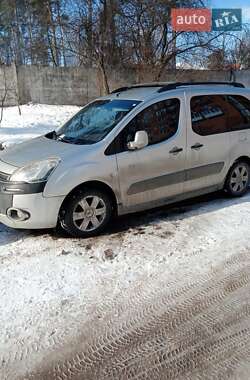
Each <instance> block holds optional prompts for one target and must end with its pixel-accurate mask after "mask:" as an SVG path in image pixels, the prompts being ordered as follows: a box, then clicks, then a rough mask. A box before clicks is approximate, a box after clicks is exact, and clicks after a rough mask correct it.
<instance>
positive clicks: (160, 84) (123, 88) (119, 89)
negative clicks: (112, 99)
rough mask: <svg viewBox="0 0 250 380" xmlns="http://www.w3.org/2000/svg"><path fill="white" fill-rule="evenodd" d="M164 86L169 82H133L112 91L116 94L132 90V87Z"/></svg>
mask: <svg viewBox="0 0 250 380" xmlns="http://www.w3.org/2000/svg"><path fill="white" fill-rule="evenodd" d="M162 86H167V84H166V83H165V84H164V83H142V84H140V83H139V84H132V85H131V86H127V87H119V88H116V89H115V90H114V91H112V92H111V94H116V93H117V92H122V91H127V90H131V89H132V88H147V87H162Z"/></svg>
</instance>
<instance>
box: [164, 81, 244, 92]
mask: <svg viewBox="0 0 250 380" xmlns="http://www.w3.org/2000/svg"><path fill="white" fill-rule="evenodd" d="M199 85H209V86H210V85H224V86H225V85H226V86H232V87H240V88H244V87H245V86H244V84H242V83H239V82H176V83H170V84H167V85H166V86H163V87H161V88H160V89H159V90H158V91H157V92H165V91H170V90H174V89H176V88H178V87H182V86H199Z"/></svg>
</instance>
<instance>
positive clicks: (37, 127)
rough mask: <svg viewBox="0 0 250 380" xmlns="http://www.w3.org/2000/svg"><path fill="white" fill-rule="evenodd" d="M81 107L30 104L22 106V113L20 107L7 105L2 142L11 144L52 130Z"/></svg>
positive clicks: (0, 131)
mask: <svg viewBox="0 0 250 380" xmlns="http://www.w3.org/2000/svg"><path fill="white" fill-rule="evenodd" d="M79 109H80V108H79V107H76V106H48V105H43V104H28V105H23V106H21V107H20V110H21V115H20V114H19V110H18V107H6V108H5V109H4V112H3V120H2V123H1V125H0V143H2V144H3V146H9V145H11V144H14V143H18V142H21V141H24V140H27V139H31V138H33V137H36V136H39V135H43V134H45V133H47V132H50V131H52V130H54V129H56V128H57V127H59V126H60V125H62V124H63V123H64V122H65V121H67V120H68V119H69V118H70V117H71V116H73V115H74V114H75V113H76V112H77V111H78V110H79Z"/></svg>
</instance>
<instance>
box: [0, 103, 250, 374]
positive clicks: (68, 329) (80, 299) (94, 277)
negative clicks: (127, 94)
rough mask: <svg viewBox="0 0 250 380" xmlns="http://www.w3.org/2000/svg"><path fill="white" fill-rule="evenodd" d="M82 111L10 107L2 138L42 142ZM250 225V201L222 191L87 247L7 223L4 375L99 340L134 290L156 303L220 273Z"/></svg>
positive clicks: (3, 232)
mask: <svg viewBox="0 0 250 380" xmlns="http://www.w3.org/2000/svg"><path fill="white" fill-rule="evenodd" d="M76 111H77V107H65V106H64V107H57V106H41V105H36V106H32V105H28V106H23V107H22V116H21V117H20V118H19V116H17V115H18V113H17V109H16V108H9V109H7V110H5V113H4V115H5V116H4V122H3V125H2V127H1V129H0V141H3V142H5V143H6V144H8V143H9V142H13V141H15V142H16V141H20V140H22V139H23V138H26V137H34V136H35V135H37V134H41V133H44V132H45V131H47V130H50V129H53V128H55V127H56V126H57V125H58V124H60V123H61V122H62V121H63V120H65V119H67V118H68V117H69V116H70V115H71V114H72V113H74V112H76ZM26 132H27V133H26ZM249 224H250V194H247V195H246V196H245V197H243V198H241V199H236V200H231V199H227V198H226V197H225V196H224V195H221V194H216V195H211V196H209V197H205V198H200V199H199V200H198V201H189V202H184V203H182V204H181V205H178V206H173V207H170V208H169V207H164V208H161V209H157V210H152V211H149V212H146V213H141V214H137V215H131V216H128V217H123V218H121V219H119V220H117V221H115V222H114V223H113V225H111V226H110V227H109V229H108V231H107V233H105V234H104V235H102V236H99V237H96V238H91V239H86V240H79V239H71V238H66V237H63V236H60V235H58V234H56V233H55V232H50V231H36V232H31V231H15V230H12V229H9V228H7V227H5V226H3V225H0V266H1V272H0V273H1V276H0V300H1V302H0V363H2V364H1V366H0V378H1V379H8V380H15V379H17V378H25V374H26V375H27V374H29V373H31V372H32V371H33V372H35V371H36V370H38V369H40V368H42V367H43V366H44V363H46V365H47V366H49V365H50V363H52V362H53V361H57V360H60V359H62V358H63V357H64V356H67V355H68V354H70V352H69V347H71V348H72V342H74V341H77V338H78V335H79V331H85V332H84V334H86V335H85V338H86V339H87V332H88V331H89V332H91V333H93V334H95V327H93V325H92V322H93V321H95V320H98V321H99V328H100V329H101V327H100V326H101V323H102V321H103V324H106V325H109V322H108V319H107V318H108V317H107V315H109V314H108V313H109V312H111V311H110V310H112V317H113V318H114V317H115V318H116V319H117V320H118V319H119V318H120V314H119V313H118V312H117V311H116V307H115V305H116V304H119V303H120V302H122V300H131V302H132V300H133V297H134V295H135V294H136V292H141V293H143V294H147V297H146V299H147V302H151V301H150V292H151V290H152V294H154V295H155V292H160V291H161V289H162V287H163V286H162V284H165V285H166V289H167V290H166V291H168V289H169V292H170V290H171V291H172V292H173V289H175V288H176V284H178V286H181V285H182V284H186V283H192V282H194V281H196V280H197V278H199V277H200V276H203V277H204V276H207V275H209V274H211V273H215V272H216V268H217V267H218V265H220V263H223V262H225V261H227V260H230V259H231V258H233V256H234V255H235V254H237V253H241V254H242V253H243V254H244V253H246V252H248V251H249V250H250V241H249ZM219 301H220V303H222V301H221V300H220V299H219ZM152 302H153V299H152ZM124 304H126V302H125V303H124ZM133 307H134V308H135V307H136V305H134V306H133ZM229 309H230V308H229ZM117 310H118V309H117ZM123 312H125V311H123ZM116 313H117V314H116ZM126 313H132V308H131V309H128V310H126ZM111 327H112V326H111ZM96 331H97V332H98V331H99V330H98V329H97V330H96ZM65 347H66V348H65ZM27 378H28V377H27ZM47 378H48V379H50V377H47ZM53 378H55V379H56V378H57V377H53ZM60 378H65V377H60ZM69 378H71V377H69ZM72 378H73V377H72ZM83 378H85V377H83ZM117 378H118V377H117ZM119 378H121V377H119ZM206 378H207V379H209V377H206ZM210 378H212V377H210ZM213 378H215V377H213ZM218 378H219V377H218ZM34 379H38V377H36V376H35V377H34ZM51 379H52V377H51ZM58 379H59V377H58ZM100 380H101V379H100Z"/></svg>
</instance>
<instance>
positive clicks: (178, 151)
mask: <svg viewBox="0 0 250 380" xmlns="http://www.w3.org/2000/svg"><path fill="white" fill-rule="evenodd" d="M182 151H183V149H182V148H178V147H177V146H175V147H174V148H173V149H172V150H170V151H169V153H170V154H178V153H180V152H182Z"/></svg>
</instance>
